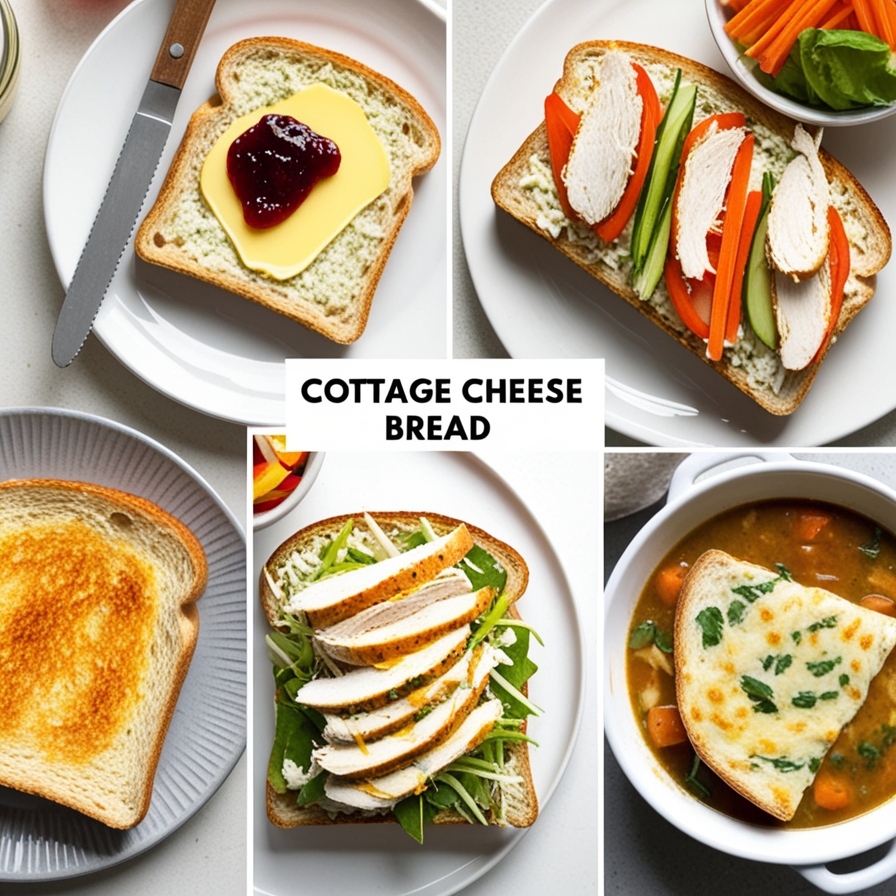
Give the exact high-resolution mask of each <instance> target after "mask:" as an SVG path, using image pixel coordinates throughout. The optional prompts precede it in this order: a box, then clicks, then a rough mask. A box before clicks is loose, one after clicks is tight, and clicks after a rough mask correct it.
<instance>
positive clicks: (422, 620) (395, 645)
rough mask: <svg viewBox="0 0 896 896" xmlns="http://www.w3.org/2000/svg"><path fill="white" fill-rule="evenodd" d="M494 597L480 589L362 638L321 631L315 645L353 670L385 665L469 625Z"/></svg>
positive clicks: (418, 612) (425, 609)
mask: <svg viewBox="0 0 896 896" xmlns="http://www.w3.org/2000/svg"><path fill="white" fill-rule="evenodd" d="M494 595H495V589H494V588H480V589H479V591H475V592H471V593H469V594H461V595H458V596H457V597H449V598H447V599H445V600H440V601H437V602H436V603H434V604H430V605H428V606H424V607H421V608H420V609H419V610H417V612H416V613H412V614H411V615H409V616H406V617H405V618H404V619H400V620H398V621H397V622H393V623H390V624H389V625H383V626H380V627H379V628H375V629H371V630H369V631H366V632H364V633H363V634H358V635H346V636H343V637H338V636H334V635H332V634H330V632H331V631H332V629H324V631H322V632H320V633H319V634H318V635H317V636H316V637H315V639H314V641H315V645H316V646H317V648H318V649H319V650H323V651H326V653H327V654H329V655H330V656H331V657H333V659H335V660H338V661H339V662H342V663H348V664H350V665H352V666H372V665H376V664H380V663H386V662H389V661H390V660H393V659H395V658H396V657H401V656H404V655H405V654H408V653H411V652H412V651H415V650H420V649H421V648H422V647H424V646H425V645H426V644H429V643H430V642H432V641H434V640H435V639H436V638H439V637H441V636H442V635H444V634H445V633H446V632H450V631H453V630H454V629H456V628H460V627H461V626H462V625H467V624H468V623H470V622H472V621H473V620H474V619H476V617H477V616H481V615H482V614H483V613H484V612H485V611H486V610H487V609H488V608H489V605H490V604H491V602H492V598H493V597H494Z"/></svg>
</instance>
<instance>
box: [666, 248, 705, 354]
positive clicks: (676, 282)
mask: <svg viewBox="0 0 896 896" xmlns="http://www.w3.org/2000/svg"><path fill="white" fill-rule="evenodd" d="M665 277H666V288H667V289H668V290H669V298H670V299H672V305H673V306H674V308H675V310H676V311H677V312H678V316H679V317H680V318H681V320H682V323H683V324H684V325H685V326H686V327H687V328H688V329H689V330H690V331H691V332H692V333H694V334H695V335H697V336H699V337H700V338H701V339H708V338H709V325H708V324H707V323H706V322H705V321H704V320H703V319H702V318H701V317H700V315H699V314H697V310H696V309H695V308H694V303H693V302H692V301H691V295H690V293H689V292H688V286H687V281H686V280H685V279H684V277H683V276H682V274H681V264H680V263H679V261H678V259H677V258H675V256H673V255H669V256H668V257H667V258H666V267H665Z"/></svg>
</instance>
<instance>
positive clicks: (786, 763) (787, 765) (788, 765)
mask: <svg viewBox="0 0 896 896" xmlns="http://www.w3.org/2000/svg"><path fill="white" fill-rule="evenodd" d="M750 758H751V759H761V760H762V761H763V762H768V763H769V764H770V765H773V766H774V767H775V769H776V770H777V771H779V772H785V773H786V772H797V771H799V770H800V769H801V768H803V766H804V765H805V764H806V763H805V762H794V761H793V760H792V759H788V758H787V757H786V756H774V757H772V756H760V755H758V754H757V753H754V754H753V755H752V756H751V757H750ZM816 761H817V760H816Z"/></svg>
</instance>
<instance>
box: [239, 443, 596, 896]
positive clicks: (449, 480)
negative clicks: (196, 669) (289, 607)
mask: <svg viewBox="0 0 896 896" xmlns="http://www.w3.org/2000/svg"><path fill="white" fill-rule="evenodd" d="M388 509H405V510H408V509H410V510H419V511H421V512H424V511H426V510H429V511H433V512H438V513H443V514H446V515H448V516H454V517H457V518H459V519H464V520H467V521H469V522H470V523H473V524H475V525H477V526H479V527H480V528H482V529H485V530H486V531H487V532H490V533H491V534H493V535H495V536H496V537H498V538H500V539H502V540H503V541H506V542H507V543H508V544H511V545H513V547H514V548H516V549H517V550H518V551H519V552H520V554H522V556H523V557H524V558H525V560H526V563H527V564H528V566H529V573H530V578H529V586H528V589H527V591H526V594H525V595H524V596H523V598H522V599H521V600H520V604H519V607H520V612H521V614H522V616H523V618H524V619H525V620H526V621H527V622H530V623H532V625H533V626H534V627H535V629H536V630H537V631H538V633H539V634H540V635H541V637H542V639H543V640H544V643H545V647H544V648H540V647H539V645H538V644H535V643H534V642H533V650H532V657H533V659H534V660H535V662H537V663H538V666H539V670H538V673H537V674H536V676H535V677H534V678H533V679H532V681H531V682H530V696H531V698H532V699H533V700H534V701H535V703H537V704H539V705H540V706H542V707H543V708H545V709H546V710H547V711H546V713H545V715H544V716H542V717H540V718H535V719H532V720H531V721H530V723H529V733H530V734H531V735H532V737H533V738H534V739H535V740H536V741H538V743H539V746H538V747H537V748H534V747H533V748H531V751H530V756H531V760H532V774H533V778H534V781H535V788H536V791H537V793H538V799H539V804H540V808H541V811H542V812H543V811H544V807H545V805H546V804H547V802H548V799H549V797H550V795H551V793H552V792H553V790H554V788H555V787H556V785H557V783H558V782H559V780H560V777H561V775H562V774H563V770H564V768H565V767H566V763H567V761H568V759H569V756H570V753H571V752H572V747H573V744H574V741H575V737H576V733H577V731H578V727H579V722H580V718H581V713H582V705H583V694H584V686H585V681H584V674H583V670H584V644H583V634H582V627H581V624H580V621H579V618H578V616H577V613H576V608H575V604H574V603H573V598H572V595H571V593H570V591H569V588H568V586H567V584H566V579H565V577H564V575H563V571H562V569H561V568H560V564H559V561H558V559H557V557H556V555H555V554H554V551H553V549H552V548H551V546H550V544H549V543H548V541H547V538H546V537H545V535H544V533H543V532H542V530H541V529H540V527H539V525H538V523H537V522H536V520H535V519H534V518H533V517H532V515H531V514H530V512H529V511H528V510H527V508H526V507H525V505H524V504H523V503H522V502H521V501H520V499H519V498H518V497H517V496H516V495H515V494H514V492H513V491H512V490H511V489H510V488H509V487H508V486H507V484H506V483H505V482H504V481H503V480H502V479H501V478H499V477H498V476H497V474H495V473H494V472H493V471H492V470H491V468H489V467H488V466H486V465H485V464H484V463H482V462H481V461H479V460H477V459H476V458H474V457H472V456H471V455H467V454H461V453H444V454H442V453H435V452H419V453H410V452H409V453H404V452H401V453H383V454H376V453H369V454H345V453H335V452H328V454H327V463H326V465H325V466H324V468H323V469H322V470H321V473H320V476H319V477H318V480H317V484H316V486H315V488H314V489H313V490H312V492H311V493H310V494H309V495H308V497H307V498H306V499H305V500H304V501H303V502H302V504H301V505H300V506H299V507H298V508H297V509H296V511H295V512H293V513H292V514H290V515H289V516H287V517H285V518H284V519H283V520H281V521H280V522H278V523H276V524H274V525H273V526H271V527H270V528H268V529H265V530H263V531H262V532H260V533H256V535H255V538H254V563H253V565H254V570H255V577H256V580H257V576H258V574H259V573H260V571H261V566H262V564H263V563H264V561H265V560H266V559H267V558H268V557H269V556H270V554H271V553H273V551H274V549H275V548H276V547H277V546H278V545H279V544H281V543H282V542H283V541H284V540H285V539H286V538H288V537H289V536H290V535H292V534H293V533H294V532H295V531H297V530H298V529H300V528H302V526H305V525H308V524H309V523H312V522H314V521H316V520H319V519H324V518H325V517H328V516H332V515H335V514H340V513H351V512H357V511H359V510H388ZM253 613H254V628H253V636H252V639H253V640H252V645H253V659H252V669H253V676H254V677H253V720H252V721H253V724H252V730H253V734H254V737H253V758H252V785H251V786H252V789H253V796H252V815H253V818H252V821H253V825H254V835H253V836H254V885H255V893H256V894H258V896H287V894H289V893H292V892H295V886H296V884H295V882H296V880H298V879H299V877H301V880H302V890H303V892H304V891H306V890H307V892H309V893H311V892H317V891H323V890H324V889H326V890H328V891H330V892H334V893H337V892H338V893H364V894H365V896H387V894H388V896H398V894H411V893H413V894H415V896H448V894H450V893H456V892H457V891H458V890H460V889H461V888H462V887H465V886H467V885H468V884H470V883H472V882H473V881H474V880H476V879H477V878H479V877H480V876H481V875H483V874H485V873H486V872H487V871H488V870H489V869H490V868H492V867H493V866H494V865H495V864H497V863H498V862H499V861H500V860H501V859H502V858H503V857H504V856H505V855H507V853H508V852H509V851H510V850H511V849H513V847H514V846H515V845H516V844H517V843H518V842H519V841H520V840H521V839H522V837H523V836H524V834H525V831H523V830H515V829H513V828H507V829H505V830H501V829H499V828H482V827H479V826H475V827H474V826H469V827H468V826H458V827H448V828H427V830H426V833H425V842H424V844H423V846H422V847H421V846H420V845H419V844H417V843H416V842H414V841H413V840H411V838H410V837H408V836H407V834H405V833H404V832H403V831H402V830H401V829H400V828H399V827H398V826H397V825H390V824H383V825H348V826H337V827H320V828H315V827H308V828H296V829H293V830H289V831H284V830H280V829H279V828H275V827H274V826H273V825H271V824H270V822H268V820H267V817H266V816H265V809H264V800H265V794H264V781H265V777H266V773H267V762H268V754H269V752H270V747H271V738H272V736H273V731H274V714H273V690H272V680H273V679H272V676H271V666H270V663H269V662H268V659H267V655H266V651H265V649H264V642H263V636H264V633H265V632H266V631H267V630H268V627H267V623H266V621H265V617H264V614H263V613H262V610H261V606H260V604H259V603H258V602H257V601H256V607H255V609H254V611H253ZM535 824H536V825H537V824H539V822H538V821H536V822H535ZM548 861H549V859H548Z"/></svg>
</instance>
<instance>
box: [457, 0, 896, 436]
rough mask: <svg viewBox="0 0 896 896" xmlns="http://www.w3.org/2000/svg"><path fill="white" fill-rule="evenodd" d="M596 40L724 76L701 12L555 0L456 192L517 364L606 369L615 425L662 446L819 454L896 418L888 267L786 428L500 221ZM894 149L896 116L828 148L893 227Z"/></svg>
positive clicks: (514, 61)
mask: <svg viewBox="0 0 896 896" xmlns="http://www.w3.org/2000/svg"><path fill="white" fill-rule="evenodd" d="M599 38H602V39H612V38H619V39H624V40H632V41H640V42H642V43H648V44H653V45H655V46H659V47H664V48H666V49H669V50H673V51H675V52H677V53H680V54H682V55H684V56H688V57H691V58H693V59H698V60H700V61H701V62H704V63H706V64H708V65H710V66H712V67H713V68H715V69H717V70H718V71H725V70H726V64H725V62H724V60H723V59H722V57H721V55H720V54H719V51H718V48H717V47H716V46H715V43H714V42H713V39H712V36H711V34H710V31H709V27H708V25H707V22H706V15H705V12H704V8H703V4H702V2H700V0H687V2H675V3H672V2H669V0H548V2H547V3H545V4H544V6H542V7H541V8H540V9H539V11H538V12H537V13H536V14H535V16H534V17H533V18H532V19H531V20H530V21H529V22H528V24H527V25H526V26H525V28H524V29H523V30H522V31H521V32H520V33H519V35H517V37H516V38H515V40H514V42H513V43H512V44H511V45H510V47H509V48H508V50H507V52H506V53H505V55H504V56H503V57H502V59H501V61H500V62H499V63H498V65H497V66H496V68H495V70H494V72H493V73H492V75H491V77H490V79H489V81H488V83H487V85H486V87H485V90H484V91H483V93H482V97H481V99H480V101H479V104H478V106H477V108H476V112H475V114H474V116H473V119H472V122H471V124H470V129H469V132H468V135H467V140H466V145H465V147H464V155H463V162H462V166H461V174H460V191H459V192H460V220H461V229H462V233H463V239H464V249H465V251H466V255H467V261H468V263H469V267H470V272H471V274H472V277H473V282H474V284H475V286H476V291H477V293H478V295H479V298H480V300H481V302H482V305H483V307H484V308H485V311H486V313H487V314H488V317H489V320H490V321H491V323H492V326H493V327H494V328H495V331H496V332H497V334H498V336H499V337H500V338H501V340H502V342H503V343H504V345H505V347H506V348H507V350H508V352H509V353H510V354H511V355H512V356H513V357H520V358H535V357H538V358H566V357H573V358H575V357H600V358H606V360H607V367H606V370H607V396H606V420H607V424H608V425H609V426H612V427H613V428H614V429H617V430H619V431H620V432H622V433H625V434H626V435H629V436H632V437H634V438H638V439H642V440H644V441H646V442H650V443H654V444H661V445H685V444H699V443H704V444H712V445H744V444H756V443H759V444H766V445H769V444H780V445H819V444H822V443H824V442H828V441H831V440H833V439H836V438H839V437H840V436H843V435H846V434H847V433H850V432H853V431H854V430H856V429H859V428H860V427H862V426H865V425H867V424H868V423H871V422H872V421H874V420H876V419H877V418H879V417H881V416H883V415H884V414H886V413H887V412H889V411H890V410H892V409H893V408H894V407H896V352H893V350H892V344H891V342H892V340H891V336H890V334H891V333H892V332H894V331H896V305H894V304H893V303H892V302H890V301H888V298H889V295H890V293H892V292H893V291H894V289H896V269H894V267H893V266H892V265H891V266H890V267H889V268H887V269H885V270H884V272H883V273H882V274H881V275H880V276H879V278H878V284H877V290H878V295H877V298H875V299H874V300H873V301H872V302H871V304H870V305H869V306H868V307H867V308H866V309H865V310H863V311H862V313H861V314H860V315H859V316H858V317H857V318H856V320H855V321H853V323H852V324H850V327H849V329H848V330H847V332H846V333H845V334H844V336H843V337H842V339H841V340H840V342H839V343H838V344H837V345H836V346H835V347H834V349H832V350H831V352H830V353H829V355H828V357H827V359H826V360H825V362H824V365H823V366H822V369H821V371H820V373H819V374H818V377H817V378H816V380H815V383H814V385H813V386H812V389H811V390H810V392H809V395H808V397H807V398H806V400H805V401H804V402H803V404H802V405H801V406H800V407H799V408H798V409H797V411H796V412H795V413H794V414H792V415H791V416H790V417H783V418H778V417H773V416H772V415H770V414H768V413H766V412H765V411H763V410H761V409H760V408H759V407H758V406H757V405H756V404H755V403H754V402H752V401H751V400H750V399H749V398H747V397H746V396H745V395H743V394H742V393H740V392H739V391H738V390H737V389H735V388H734V387H733V386H731V385H730V384H728V383H727V382H726V381H725V380H724V379H723V378H722V377H720V376H719V375H718V374H716V373H715V372H714V371H713V370H712V369H711V368H709V367H707V366H706V365H705V364H703V363H702V362H701V361H700V360H699V359H698V358H696V357H695V356H694V355H692V354H691V353H690V352H688V351H687V350H686V349H684V348H682V347H681V346H679V345H678V344H677V343H676V342H675V341H674V340H672V339H670V338H669V337H668V336H667V335H666V334H665V333H663V332H662V331H661V330H660V329H659V328H658V327H656V326H654V325H653V324H652V323H650V321H648V320H647V318H645V317H644V316H643V315H641V314H640V313H639V312H638V311H637V310H636V309H634V308H632V307H630V306H629V305H627V304H626V303H625V302H623V301H622V300H621V299H619V298H618V297H617V296H615V295H613V294H612V293H610V292H609V291H608V290H607V289H605V288H604V287H603V286H601V285H600V284H599V283H597V282H596V281H595V280H594V279H593V278H592V277H590V276H589V275H587V274H586V273H585V272H584V271H582V270H580V269H579V268H578V267H576V265H574V264H572V263H571V262H570V261H569V260H568V259H566V258H565V257H563V256H562V255H561V254H560V253H559V252H557V251H556V249H554V248H553V247H552V246H550V245H549V244H548V243H547V242H546V241H545V240H543V239H541V238H540V237H538V236H537V235H536V234H534V233H532V232H531V231H529V230H528V229H526V228H524V227H523V226H522V225H520V224H518V223H517V222H515V221H513V220H512V219H511V218H510V217H509V216H508V215H506V214H504V213H503V212H499V211H498V210H497V209H496V208H495V206H494V203H493V202H492V200H491V196H490V194H489V187H490V185H491V181H492V179H493V178H494V176H495V175H496V174H497V172H498V171H499V170H500V169H501V167H502V166H503V165H504V164H505V163H506V162H507V161H508V160H509V159H510V158H511V156H512V155H513V153H514V152H515V151H516V150H517V148H518V147H519V146H520V144H521V143H522V142H523V140H524V139H525V138H526V136H528V134H529V133H530V132H531V131H532V130H533V129H534V128H535V126H536V125H537V124H538V123H539V122H540V121H541V120H542V118H543V117H544V116H543V108H542V104H543V102H544V97H545V96H546V95H547V93H549V92H550V91H551V90H552V89H553V86H554V83H555V82H556V81H557V79H558V78H559V77H560V74H561V72H562V69H563V59H564V57H565V55H566V53H567V51H568V50H569V49H571V48H572V47H573V46H574V45H575V44H576V43H579V42H581V41H584V40H591V39H599ZM894 143H896V116H894V117H891V118H889V119H887V120H885V121H880V122H875V123H874V124H869V125H864V126H862V127H854V128H838V129H837V130H836V131H829V132H828V133H827V134H826V135H825V139H824V146H825V147H826V148H827V149H828V150H830V151H831V152H832V153H833V154H834V155H835V156H836V157H837V158H838V159H840V160H841V161H842V162H843V163H844V164H846V166H847V167H848V168H849V169H850V170H851V171H852V172H853V173H854V174H855V175H856V176H857V177H858V179H859V180H860V181H861V183H862V185H863V186H864V187H865V188H866V189H867V190H868V192H869V193H870V194H871V195H872V196H873V197H874V199H875V201H876V202H877V204H878V205H879V207H880V209H881V211H882V212H883V214H884V217H885V218H887V220H889V221H891V222H896V185H894V182H893V179H892V172H891V157H890V153H889V152H887V149H886V148H887V147H888V146H892V145H893V144H894Z"/></svg>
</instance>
